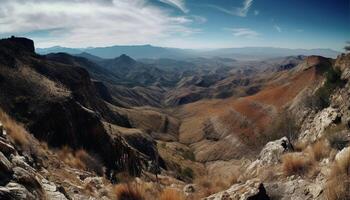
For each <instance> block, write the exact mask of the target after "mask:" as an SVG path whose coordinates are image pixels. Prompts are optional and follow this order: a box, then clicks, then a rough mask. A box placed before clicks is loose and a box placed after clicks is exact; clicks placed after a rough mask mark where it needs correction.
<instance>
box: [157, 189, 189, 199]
mask: <svg viewBox="0 0 350 200" xmlns="http://www.w3.org/2000/svg"><path fill="white" fill-rule="evenodd" d="M159 199H160V200H184V199H185V197H184V195H183V194H182V193H181V191H179V190H176V189H170V188H167V189H165V190H163V192H162V193H161V194H160V198H159Z"/></svg>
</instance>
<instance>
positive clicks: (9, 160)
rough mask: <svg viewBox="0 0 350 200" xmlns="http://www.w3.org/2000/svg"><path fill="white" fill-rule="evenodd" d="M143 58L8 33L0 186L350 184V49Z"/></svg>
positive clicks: (1, 58) (240, 195)
mask: <svg viewBox="0 0 350 200" xmlns="http://www.w3.org/2000/svg"><path fill="white" fill-rule="evenodd" d="M145 62H147V63H146V64H144V63H141V62H139V61H136V60H133V59H132V58H130V57H128V56H126V55H122V56H120V57H118V58H115V59H100V58H98V57H91V56H90V55H86V54H83V55H80V57H79V56H72V55H68V54H64V53H56V54H49V55H45V56H42V55H37V54H36V53H35V52H34V44H33V42H32V41H31V40H29V39H25V38H14V37H13V38H9V39H3V40H0V108H1V110H0V122H1V123H2V124H3V126H1V128H0V152H1V153H0V199H118V198H119V199H120V196H118V194H119V193H118V191H119V192H120V191H121V190H122V189H120V188H123V187H130V185H131V186H132V187H134V188H139V187H140V188H143V189H142V191H144V192H143V194H142V195H144V196H145V199H162V194H163V193H165V192H166V191H167V190H168V189H170V190H174V191H175V193H176V194H179V195H180V196H181V195H182V196H183V199H207V200H209V199H210V200H219V199H348V198H349V193H348V192H349V190H348V188H349V183H348V182H347V180H348V178H349V173H348V170H349V167H350V165H349V163H350V151H349V141H350V134H349V133H350V132H349V129H350V121H349V120H350V110H349V107H350V103H349V101H348V99H349V97H350V96H349V95H350V93H349V91H350V85H349V84H350V83H349V78H350V73H349V72H350V70H349V69H350V55H349V54H343V55H340V56H339V57H338V58H337V59H329V58H324V57H320V56H309V57H303V56H293V57H286V58H274V59H269V60H265V61H247V62H240V61H236V60H232V59H223V58H213V59H204V61H203V60H202V61H201V59H200V58H197V59H192V60H187V61H182V62H178V61H174V60H157V61H155V60H146V61H145ZM204 62H205V63H207V65H205V64H203V63H204ZM179 63H181V64H182V65H183V66H188V67H177V65H178V64H179ZM163 64H165V65H164V67H163ZM202 64H203V65H202ZM200 65H202V66H200ZM211 66H213V67H211ZM162 67H163V68H162ZM8 115H10V117H9V116H8ZM130 175H131V176H130ZM136 177H137V178H136ZM123 183H127V185H124V184H123ZM118 188H119V189H118ZM175 193H174V194H175Z"/></svg>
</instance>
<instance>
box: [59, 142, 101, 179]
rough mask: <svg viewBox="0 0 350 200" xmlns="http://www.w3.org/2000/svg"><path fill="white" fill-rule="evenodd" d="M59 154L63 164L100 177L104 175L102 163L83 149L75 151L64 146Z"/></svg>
mask: <svg viewBox="0 0 350 200" xmlns="http://www.w3.org/2000/svg"><path fill="white" fill-rule="evenodd" d="M57 154H58V156H59V158H60V159H61V160H62V161H63V162H65V163H66V164H67V165H69V166H71V167H73V168H78V169H81V170H86V171H91V172H95V173H96V174H98V175H100V176H102V175H103V174H104V170H103V165H102V164H101V162H100V161H99V160H98V159H97V158H95V157H93V156H91V155H90V154H88V153H87V152H86V151H85V150H83V149H80V150H77V151H73V150H72V149H71V148H69V147H68V146H64V147H62V148H61V149H60V150H59V151H58V152H57Z"/></svg>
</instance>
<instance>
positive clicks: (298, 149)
mask: <svg viewBox="0 0 350 200" xmlns="http://www.w3.org/2000/svg"><path fill="white" fill-rule="evenodd" d="M307 146H308V145H307V143H306V142H301V141H296V142H294V143H293V148H294V151H296V152H302V151H304V150H305V149H306V147H307Z"/></svg>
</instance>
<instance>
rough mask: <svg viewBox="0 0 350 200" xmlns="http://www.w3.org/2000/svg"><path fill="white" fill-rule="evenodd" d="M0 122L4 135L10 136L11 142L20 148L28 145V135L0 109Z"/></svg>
mask: <svg viewBox="0 0 350 200" xmlns="http://www.w3.org/2000/svg"><path fill="white" fill-rule="evenodd" d="M0 122H1V123H2V124H3V126H4V128H5V130H6V133H7V134H8V135H9V136H10V138H11V139H12V140H13V142H14V143H15V144H17V145H20V146H22V147H26V146H28V145H29V143H30V142H29V139H28V135H29V133H28V132H27V131H26V130H25V128H23V126H22V125H20V124H19V123H17V122H16V121H15V120H13V119H12V118H11V117H10V116H8V115H7V114H6V113H5V112H4V111H3V110H1V109H0Z"/></svg>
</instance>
